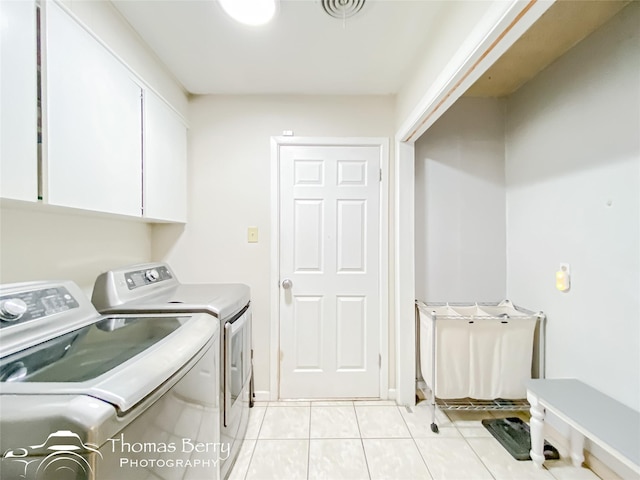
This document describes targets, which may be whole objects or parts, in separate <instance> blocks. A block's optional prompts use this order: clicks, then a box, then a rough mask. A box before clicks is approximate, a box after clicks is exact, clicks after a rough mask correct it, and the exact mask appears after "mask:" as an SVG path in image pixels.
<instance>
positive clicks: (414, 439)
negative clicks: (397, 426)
mask: <svg viewBox="0 0 640 480" xmlns="http://www.w3.org/2000/svg"><path fill="white" fill-rule="evenodd" d="M406 408H407V411H408V412H409V413H411V414H413V413H414V412H413V410H411V407H406ZM414 408H415V407H414ZM400 416H401V417H402V421H403V422H404V424H405V426H406V427H407V430H409V435H411V440H412V441H413V444H414V445H415V447H416V450H417V451H418V454H419V455H420V458H421V459H422V463H424V466H425V468H426V469H427V473H428V474H429V477H430V478H431V479H433V478H434V476H433V474H432V473H431V469H430V468H429V464H428V463H427V459H426V458H424V455H423V454H422V451H421V450H420V447H418V442H416V437H414V436H413V433H411V429H410V428H409V424H408V423H407V421H406V420H405V418H404V416H403V415H402V412H400Z"/></svg>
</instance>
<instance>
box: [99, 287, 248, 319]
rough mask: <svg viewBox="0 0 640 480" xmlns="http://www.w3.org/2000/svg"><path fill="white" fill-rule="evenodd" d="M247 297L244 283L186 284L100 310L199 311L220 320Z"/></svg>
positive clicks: (233, 310) (114, 311) (246, 299)
mask: <svg viewBox="0 0 640 480" xmlns="http://www.w3.org/2000/svg"><path fill="white" fill-rule="evenodd" d="M250 299H251V292H250V289H249V287H248V286H247V285H244V284H241V283H202V284H200V283H186V284H179V285H173V286H171V287H170V288H166V289H163V290H156V291H155V292H154V294H153V295H145V296H141V297H139V298H135V299H131V300H130V301H128V302H127V303H121V304H117V305H110V306H108V307H106V306H103V308H102V309H101V311H102V312H103V313H117V312H129V313H133V312H147V313H170V312H203V313H209V314H210V315H214V316H216V317H218V318H220V319H222V320H224V319H226V318H229V317H231V316H233V315H234V314H236V313H238V312H239V311H240V310H242V309H243V308H244V307H245V306H246V305H247V304H248V303H249V300H250Z"/></svg>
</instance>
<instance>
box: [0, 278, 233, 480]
mask: <svg viewBox="0 0 640 480" xmlns="http://www.w3.org/2000/svg"><path fill="white" fill-rule="evenodd" d="M219 343H220V335H219V326H218V324H217V323H214V322H211V321H210V317H209V315H207V314H202V313H174V314H149V315H148V314H141V313H138V314H132V315H109V316H102V315H99V314H98V312H97V311H96V310H95V308H94V307H93V305H92V304H91V303H90V301H89V299H88V298H86V297H85V296H84V295H83V293H82V291H81V290H80V289H79V288H78V287H77V286H76V285H75V284H74V283H73V282H64V281H63V282H31V283H21V284H11V285H3V286H0V411H1V412H2V414H1V415H0V453H1V454H2V457H1V459H0V477H1V478H2V479H3V480H4V479H26V480H68V479H73V480H84V479H87V480H89V479H91V480H122V479H127V480H149V479H157V480H173V479H182V480H189V479H191V480H194V479H205V478H206V479H215V478H219V475H220V474H219V472H220V465H221V459H223V458H224V457H226V456H228V454H229V452H228V450H226V447H225V445H224V444H223V443H222V442H221V441H220V430H219V418H220V402H219V380H218V372H219V365H218V351H219ZM203 380H204V381H203Z"/></svg>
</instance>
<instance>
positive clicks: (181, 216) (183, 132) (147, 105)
mask: <svg viewBox="0 0 640 480" xmlns="http://www.w3.org/2000/svg"><path fill="white" fill-rule="evenodd" d="M143 204H144V217H145V218H148V219H153V220H161V221H172V222H186V221H187V128H186V126H185V125H184V123H183V122H182V120H181V119H180V117H178V115H177V114H176V113H175V112H174V111H173V110H172V109H171V108H169V106H168V105H167V104H166V103H165V102H164V101H163V100H162V99H160V98H158V97H157V96H156V95H155V94H154V93H153V92H150V91H145V94H144V202H143Z"/></svg>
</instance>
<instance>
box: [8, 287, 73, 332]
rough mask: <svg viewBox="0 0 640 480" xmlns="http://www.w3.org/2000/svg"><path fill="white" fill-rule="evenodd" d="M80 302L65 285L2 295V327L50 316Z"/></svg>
mask: <svg viewBox="0 0 640 480" xmlns="http://www.w3.org/2000/svg"><path fill="white" fill-rule="evenodd" d="M78 307H79V305H78V302H77V300H76V299H75V298H73V296H72V295H71V294H70V293H69V291H68V290H67V289H66V288H65V287H51V288H44V289H40V290H31V291H27V292H16V293H11V294H7V295H2V296H0V328H4V327H8V326H10V325H15V324H17V323H24V322H28V321H29V320H35V319H37V318H42V317H48V316H49V315H54V314H56V313H60V312H66V311H67V310H71V309H72V308H78Z"/></svg>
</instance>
